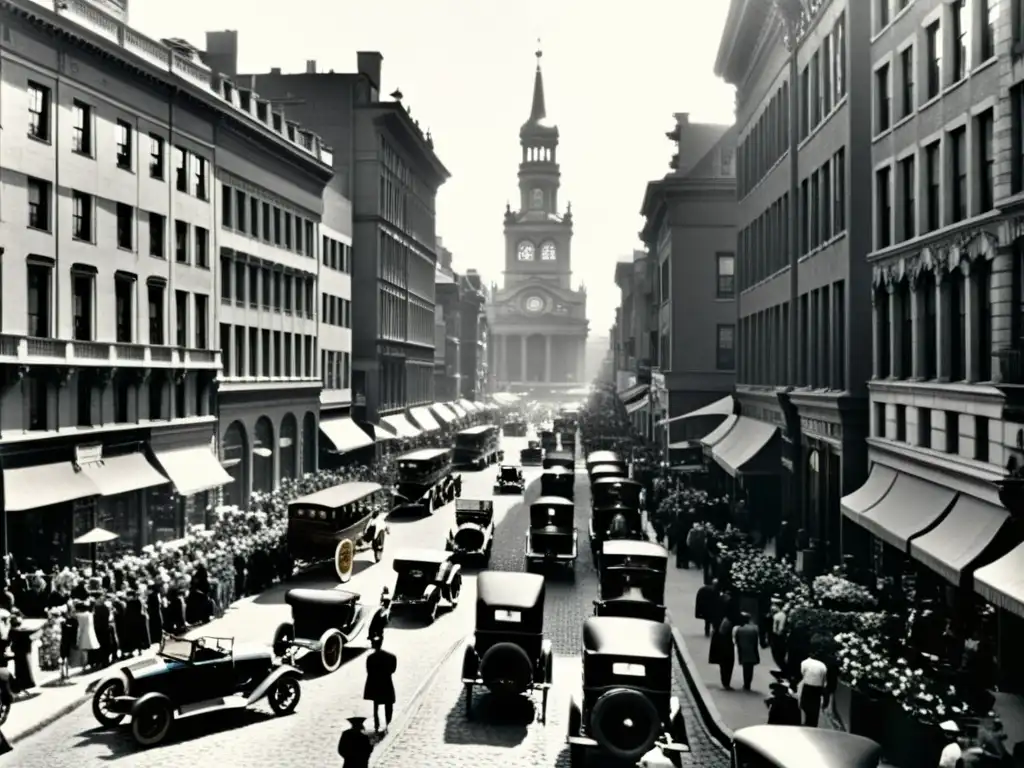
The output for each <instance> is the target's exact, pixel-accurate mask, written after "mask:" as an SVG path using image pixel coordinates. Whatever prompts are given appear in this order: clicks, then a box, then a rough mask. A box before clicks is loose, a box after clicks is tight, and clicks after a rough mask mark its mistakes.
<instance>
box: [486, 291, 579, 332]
mask: <svg viewBox="0 0 1024 768" xmlns="http://www.w3.org/2000/svg"><path fill="white" fill-rule="evenodd" d="M488 314H489V315H490V316H491V317H492V318H493V319H495V320H498V319H501V318H505V319H509V320H511V319H512V318H516V319H520V318H523V319H534V318H536V319H544V320H545V321H546V322H566V323H568V324H578V323H579V322H581V321H584V322H585V321H586V294H584V293H583V292H581V291H574V290H571V289H565V288H561V287H559V286H556V285H551V284H549V283H544V282H540V281H529V282H525V283H519V284H516V285H514V286H511V287H509V288H504V289H501V290H499V291H498V292H497V293H496V294H495V296H494V300H493V301H492V302H491V305H490V306H489V308H488Z"/></svg>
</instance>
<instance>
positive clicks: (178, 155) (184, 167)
mask: <svg viewBox="0 0 1024 768" xmlns="http://www.w3.org/2000/svg"><path fill="white" fill-rule="evenodd" d="M174 188H175V189H177V190H178V191H179V192H188V151H187V150H184V149H182V148H181V147H175V148H174Z"/></svg>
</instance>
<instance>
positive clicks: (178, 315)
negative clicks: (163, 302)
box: [174, 291, 188, 347]
mask: <svg viewBox="0 0 1024 768" xmlns="http://www.w3.org/2000/svg"><path fill="white" fill-rule="evenodd" d="M174 323H175V326H174V343H175V344H177V345H178V346H179V347H187V346H188V291H175V292H174Z"/></svg>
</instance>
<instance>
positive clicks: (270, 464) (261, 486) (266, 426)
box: [252, 416, 275, 493]
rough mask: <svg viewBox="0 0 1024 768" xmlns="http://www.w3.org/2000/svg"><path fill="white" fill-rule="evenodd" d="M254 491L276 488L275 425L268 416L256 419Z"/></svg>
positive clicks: (253, 448) (253, 453)
mask: <svg viewBox="0 0 1024 768" xmlns="http://www.w3.org/2000/svg"><path fill="white" fill-rule="evenodd" d="M252 466H253V472H252V490H253V493H256V492H260V493H270V492H271V491H273V490H274V485H275V482H274V481H275V478H274V425H273V424H271V423H270V419H268V418H267V417H266V416H260V417H259V419H258V420H257V421H256V440H255V441H253V446H252Z"/></svg>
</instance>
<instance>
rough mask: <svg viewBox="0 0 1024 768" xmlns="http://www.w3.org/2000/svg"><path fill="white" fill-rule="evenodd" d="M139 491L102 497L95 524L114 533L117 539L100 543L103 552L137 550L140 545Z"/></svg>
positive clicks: (114, 552) (113, 552)
mask: <svg viewBox="0 0 1024 768" xmlns="http://www.w3.org/2000/svg"><path fill="white" fill-rule="evenodd" d="M139 499H140V494H139V493H123V494H119V495H118V496H111V497H107V498H104V499H103V500H102V501H101V502H100V504H99V507H98V509H97V512H98V514H97V520H96V524H97V525H98V526H99V527H100V528H104V529H105V530H108V531H110V532H111V533H116V534H117V535H118V537H119V538H118V539H117V540H116V541H112V542H110V543H109V544H105V545H102V548H103V553H104V554H111V555H113V554H117V553H121V552H125V553H127V552H133V551H138V549H139V548H140V547H141V546H142V528H141V525H140V516H141V507H140V505H139Z"/></svg>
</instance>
